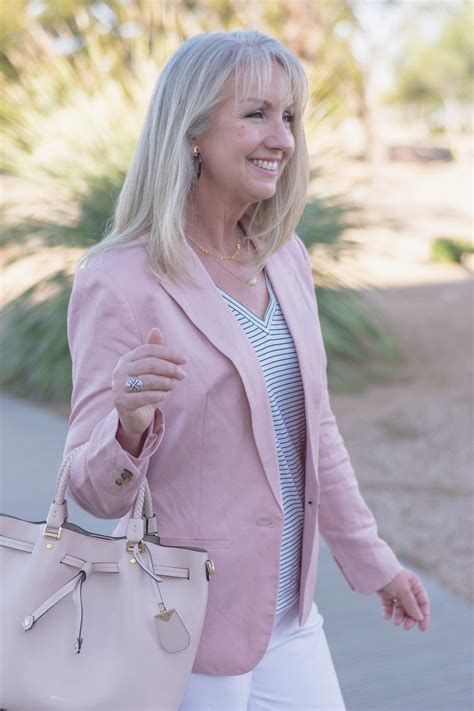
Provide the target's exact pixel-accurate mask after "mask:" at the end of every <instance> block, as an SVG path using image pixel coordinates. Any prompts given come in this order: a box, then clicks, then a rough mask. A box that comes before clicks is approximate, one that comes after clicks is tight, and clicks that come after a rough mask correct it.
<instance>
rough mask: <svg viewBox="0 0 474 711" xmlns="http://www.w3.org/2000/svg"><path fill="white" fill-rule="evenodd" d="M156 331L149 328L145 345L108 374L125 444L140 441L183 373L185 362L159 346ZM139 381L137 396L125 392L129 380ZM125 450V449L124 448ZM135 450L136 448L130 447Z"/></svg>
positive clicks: (161, 343) (161, 344)
mask: <svg viewBox="0 0 474 711" xmlns="http://www.w3.org/2000/svg"><path fill="white" fill-rule="evenodd" d="M163 340H164V339H163V334H162V333H161V331H160V329H159V328H152V329H151V331H150V333H149V334H148V336H147V339H146V344H145V345H143V346H138V347H137V348H135V349H134V350H133V351H130V352H129V353H126V354H125V355H124V356H122V357H121V358H120V360H119V362H118V363H117V365H116V367H115V369H114V372H113V373H112V392H113V398H114V405H115V408H116V410H117V412H118V415H119V419H120V426H119V432H120V434H121V435H122V436H123V438H124V440H126V441H127V443H128V444H132V443H135V445H136V444H137V442H139V441H140V439H141V436H142V435H143V433H144V432H145V431H146V430H147V429H148V427H149V426H150V423H151V422H152V420H153V417H154V416H155V410H156V408H157V407H158V405H159V404H160V402H162V401H163V400H164V399H165V398H166V397H168V395H169V394H170V392H171V391H172V390H174V388H175V387H176V385H177V383H178V382H179V381H180V380H183V379H184V378H185V377H186V373H185V372H184V370H182V368H180V365H182V364H183V363H186V361H187V358H186V357H185V356H183V355H180V354H179V353H177V352H176V351H174V350H173V349H171V348H167V347H166V346H165V345H164V344H163ZM134 375H135V376H137V377H139V378H140V380H142V381H143V387H142V389H141V390H140V391H139V392H129V391H127V390H126V389H125V382H126V380H127V379H128V378H130V377H131V376H134ZM126 448H127V449H128V447H126ZM133 448H134V449H136V446H133Z"/></svg>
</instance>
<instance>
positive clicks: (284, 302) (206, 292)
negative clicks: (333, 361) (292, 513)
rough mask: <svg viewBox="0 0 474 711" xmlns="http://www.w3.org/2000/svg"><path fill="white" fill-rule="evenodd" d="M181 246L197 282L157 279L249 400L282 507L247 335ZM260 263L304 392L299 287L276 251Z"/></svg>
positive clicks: (269, 425)
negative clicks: (230, 369) (229, 368)
mask: <svg viewBox="0 0 474 711" xmlns="http://www.w3.org/2000/svg"><path fill="white" fill-rule="evenodd" d="M187 247H188V250H189V258H190V266H191V267H192V271H193V275H194V276H195V277H197V279H198V280H199V283H197V284H194V283H192V282H191V281H190V280H186V281H185V282H182V283H180V284H179V285H178V284H175V283H173V282H172V281H171V280H170V279H169V278H168V277H164V278H163V279H162V280H161V284H162V286H163V288H164V289H166V291H167V292H168V293H169V295H170V296H171V297H172V298H173V299H174V300H175V301H176V302H177V303H178V304H179V305H180V307H181V308H182V309H183V311H184V312H185V313H186V315H187V316H188V318H189V319H190V320H191V321H192V322H193V323H194V325H195V326H197V328H199V330H200V331H201V332H202V333H204V335H205V336H207V338H208V339H209V341H210V342H211V343H212V344H213V345H214V346H215V347H216V348H218V349H219V350H220V351H221V352H222V353H223V354H224V355H225V356H226V357H227V358H229V360H230V361H231V362H232V363H233V364H234V366H235V368H236V370H237V372H238V374H239V376H240V378H241V379H242V383H243V386H244V389H245V393H246V396H247V399H248V402H249V406H250V412H251V419H252V430H253V434H254V438H255V443H256V446H257V449H258V452H259V455H260V459H261V461H262V466H263V469H264V471H265V474H266V477H267V479H268V483H269V485H270V488H271V490H272V492H273V495H274V497H275V500H276V501H277V503H278V505H279V506H280V508H281V510H282V511H283V505H282V500H281V491H280V475H279V465H278V455H277V449H276V444H275V435H274V429H273V420H272V414H271V409H270V403H269V400H268V394H267V388H266V383H265V379H264V377H263V372H262V369H261V367H260V364H259V362H258V358H257V356H256V354H255V352H254V350H253V348H252V347H251V345H250V343H249V341H248V338H247V336H246V335H245V333H244V331H243V330H242V328H241V326H240V325H239V323H238V321H237V319H235V318H234V316H233V315H232V314H231V312H230V311H229V308H228V306H227V304H226V303H225V301H224V299H223V298H222V296H221V294H220V293H219V291H218V289H217V287H216V285H215V284H214V282H213V280H212V279H211V277H210V275H209V274H208V272H207V270H206V269H205V267H204V266H203V264H202V263H201V261H200V259H199V258H198V256H197V255H196V254H195V252H194V251H193V249H192V248H191V247H190V246H189V245H188V246H187ZM265 268H266V270H267V274H268V276H269V278H270V280H271V283H272V286H273V289H274V291H275V294H276V295H277V298H278V300H279V303H280V307H281V309H282V312H283V314H284V316H285V319H286V322H287V324H288V328H289V329H290V332H291V334H292V336H293V339H294V342H295V347H296V351H297V355H298V360H299V363H300V367H301V372H302V377H303V384H304V388H305V393H306V392H307V390H306V388H307V387H310V388H311V387H312V385H313V383H312V378H311V374H310V373H307V372H305V371H307V370H308V368H307V351H305V350H304V348H303V340H304V337H305V332H304V329H305V324H304V322H301V318H300V312H301V303H302V302H301V298H300V299H299V298H298V297H299V296H300V297H301V294H300V292H299V287H298V285H297V283H293V281H292V279H291V276H293V275H289V274H288V273H287V271H286V269H285V264H284V259H283V257H282V256H281V255H280V253H279V252H276V253H275V254H273V255H272V256H271V257H270V259H268V260H267V264H266V267H265ZM305 399H306V400H307V398H305ZM306 414H307V422H308V416H309V415H310V414H311V413H309V412H308V405H307V404H306ZM307 428H308V424H307ZM308 455H309V452H307V457H308Z"/></svg>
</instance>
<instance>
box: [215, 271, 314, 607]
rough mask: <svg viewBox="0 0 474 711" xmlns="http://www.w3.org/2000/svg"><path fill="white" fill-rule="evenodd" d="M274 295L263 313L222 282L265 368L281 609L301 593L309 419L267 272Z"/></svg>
mask: <svg viewBox="0 0 474 711" xmlns="http://www.w3.org/2000/svg"><path fill="white" fill-rule="evenodd" d="M265 280H266V283H267V288H268V291H269V294H270V301H269V304H268V307H267V310H266V313H265V316H264V318H263V319H261V318H259V317H258V316H256V315H255V314H254V313H253V311H250V310H249V309H248V308H247V307H246V306H244V305H243V304H242V303H240V301H237V300H236V299H234V297H233V296H231V295H230V294H228V293H227V292H226V291H224V289H221V288H220V287H217V288H218V289H219V291H220V292H221V294H222V296H223V297H224V299H225V301H226V303H227V304H228V306H229V308H230V310H231V311H232V313H233V314H234V315H235V317H236V319H237V320H238V322H239V323H240V325H241V326H242V328H243V330H244V332H245V334H246V336H247V337H248V339H249V341H250V343H251V345H252V347H253V349H254V351H255V353H256V355H257V358H258V360H259V363H260V366H261V368H262V371H263V375H264V378H265V383H266V386H267V392H268V398H269V402H270V408H271V413H272V420H273V429H274V433H275V443H276V448H277V454H278V464H279V469H280V486H281V497H282V502H283V510H284V524H283V535H282V541H281V553H280V582H279V587H278V598H277V607H276V612H277V613H278V612H281V611H282V610H285V609H286V608H287V607H290V606H291V605H292V604H293V603H294V602H295V601H296V600H297V599H298V596H299V582H300V580H299V579H300V570H301V543H302V536H303V517H304V459H305V442H306V439H305V438H306V420H305V409H304V393H303V382H302V380H301V374H300V369H299V363H298V358H297V355H296V350H295V346H294V343H293V339H292V336H291V333H290V331H289V330H288V327H287V325H286V322H285V318H284V316H283V313H282V311H281V309H280V305H279V303H278V300H277V298H276V296H275V293H274V291H273V289H272V285H271V283H270V280H269V279H268V276H267V274H266V273H265Z"/></svg>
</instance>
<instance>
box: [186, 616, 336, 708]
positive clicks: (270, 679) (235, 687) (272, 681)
mask: <svg viewBox="0 0 474 711" xmlns="http://www.w3.org/2000/svg"><path fill="white" fill-rule="evenodd" d="M323 622H324V618H323V616H322V615H321V613H320V612H319V611H318V608H317V606H316V603H313V607H312V610H311V612H310V615H309V617H308V619H307V621H306V624H305V625H304V627H300V626H299V622H298V603H295V604H294V605H293V606H292V607H290V608H289V609H288V610H284V611H283V612H281V613H279V614H278V615H276V616H275V621H274V625H273V632H272V636H271V639H270V643H269V645H268V648H267V651H266V652H265V654H264V656H263V658H262V659H261V660H260V662H259V663H258V664H257V666H256V667H255V668H254V669H252V670H251V671H249V672H247V673H246V674H239V675H237V676H214V675H211V674H191V676H190V679H189V682H188V686H187V688H186V691H185V694H184V697H183V700H182V702H181V705H180V706H179V711H293V710H296V709H298V711H345V708H346V707H345V704H344V699H343V698H342V694H341V690H340V688H339V682H338V680H337V676H336V671H335V669H334V664H333V662H332V658H331V653H330V651H329V647H328V643H327V640H326V635H325V633H324V630H323Z"/></svg>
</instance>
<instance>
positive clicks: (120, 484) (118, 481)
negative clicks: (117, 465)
mask: <svg viewBox="0 0 474 711" xmlns="http://www.w3.org/2000/svg"><path fill="white" fill-rule="evenodd" d="M115 483H116V484H117V486H123V484H124V482H123V479H116V480H115Z"/></svg>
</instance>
